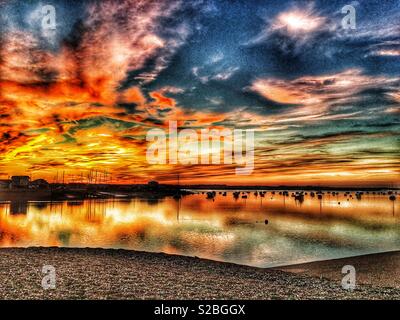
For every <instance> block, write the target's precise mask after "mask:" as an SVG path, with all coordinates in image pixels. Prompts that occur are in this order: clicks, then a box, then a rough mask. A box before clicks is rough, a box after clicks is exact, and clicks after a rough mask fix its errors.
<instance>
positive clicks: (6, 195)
mask: <svg viewBox="0 0 400 320" xmlns="http://www.w3.org/2000/svg"><path fill="white" fill-rule="evenodd" d="M207 190H214V191H224V190H226V191H235V190H239V191H246V190H247V191H262V190H263V191H267V192H274V191H277V192H280V191H285V190H286V191H300V190H301V191H306V192H307V191H315V192H319V191H320V192H328V193H329V192H330V191H335V192H366V193H369V192H382V193H386V192H390V191H391V192H393V193H394V194H398V193H399V192H400V188H375V187H364V188H355V187H353V188H345V187H316V186H303V187H297V186H296V187H293V186H278V187H271V186H224V185H214V186H211V185H209V186H206V185H192V186H185V185H182V186H179V185H162V184H160V185H158V186H157V187H150V186H149V185H103V184H99V185H94V184H89V185H86V184H82V185H81V186H78V187H77V186H76V185H74V186H70V185H68V184H66V185H52V184H51V185H50V188H48V189H0V201H18V200H22V201H35V200H38V201H40V200H42V201H46V200H48V201H51V200H59V201H67V200H86V199H110V198H111V199H116V198H126V199H129V198H154V199H162V198H165V197H175V196H177V195H178V197H179V198H180V197H181V196H184V195H190V194H192V193H193V192H202V191H207Z"/></svg>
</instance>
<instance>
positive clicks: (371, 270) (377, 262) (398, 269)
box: [277, 251, 400, 289]
mask: <svg viewBox="0 0 400 320" xmlns="http://www.w3.org/2000/svg"><path fill="white" fill-rule="evenodd" d="M345 265H352V266H354V268H355V269H356V274H357V283H358V284H359V285H365V284H367V285H373V286H379V287H388V288H390V287H391V288H397V289H400V252H399V251H394V252H385V253H376V254H368V255H364V256H358V257H350V258H343V259H334V260H327V261H320V262H312V263H304V264H297V265H292V266H287V267H282V268H277V269H279V270H283V271H289V272H293V273H296V274H299V275H310V276H314V277H323V278H327V279H331V280H334V281H341V279H342V274H341V273H340V270H341V268H342V267H343V266H345ZM338 270H339V272H338Z"/></svg>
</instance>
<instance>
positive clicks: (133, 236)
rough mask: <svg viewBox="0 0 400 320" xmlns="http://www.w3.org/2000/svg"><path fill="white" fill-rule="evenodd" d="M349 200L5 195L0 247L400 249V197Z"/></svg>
mask: <svg viewBox="0 0 400 320" xmlns="http://www.w3.org/2000/svg"><path fill="white" fill-rule="evenodd" d="M397 198H398V197H397ZM347 199H348V197H346V196H344V195H343V193H341V194H340V195H339V196H332V195H329V194H325V195H324V197H323V199H322V200H319V199H317V197H315V198H312V197H310V196H309V195H306V196H305V199H304V202H303V203H299V202H298V201H295V199H294V198H292V197H284V196H282V195H279V194H278V193H276V194H275V195H272V194H271V192H268V193H267V194H266V196H265V197H264V198H262V197H260V196H258V197H256V196H255V195H254V194H253V192H252V193H251V194H250V195H249V196H248V199H242V198H240V199H238V200H235V199H234V198H233V195H232V192H228V194H227V196H226V197H223V196H222V195H218V194H217V197H216V198H215V200H214V201H213V200H208V199H206V196H205V195H204V194H196V195H191V196H186V197H184V198H182V199H181V200H179V201H177V200H174V199H172V198H166V199H164V200H159V201H155V200H145V199H132V200H85V201H81V202H77V201H75V202H74V201H64V202H52V203H50V202H11V203H10V202H3V203H0V246H2V247H25V246H65V247H102V248H126V249H135V250H144V251H155V252H160V251H162V252H166V253H173V254H182V255H189V256H198V257H203V258H209V259H214V260H220V261H229V262H235V263H239V264H246V265H253V266H262V267H265V266H275V265H283V264H290V263H299V262H306V261H314V260H321V259H326V258H338V257H344V256H350V255H357V254H364V253H372V252H380V251H387V250H396V249H397V250H399V249H400V211H399V210H400V208H399V200H398V199H397V200H396V201H390V200H389V196H388V195H372V194H370V195H363V197H362V199H361V200H357V199H356V197H355V195H354V193H353V198H349V200H347ZM339 202H340V204H339ZM266 219H267V220H268V224H265V220H266Z"/></svg>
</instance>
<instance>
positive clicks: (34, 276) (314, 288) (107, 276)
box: [0, 247, 400, 299]
mask: <svg viewBox="0 0 400 320" xmlns="http://www.w3.org/2000/svg"><path fill="white" fill-rule="evenodd" d="M385 257H387V258H385ZM346 259H352V261H351V262H352V263H353V264H355V267H356V269H357V268H358V266H357V263H358V261H360V259H361V260H363V261H364V262H363V267H362V268H364V269H363V270H365V268H366V266H367V267H368V266H369V268H374V265H375V261H376V260H377V259H378V260H379V261H381V263H380V265H379V268H378V269H377V268H375V271H374V272H375V273H374V274H373V275H372V276H371V279H378V280H379V276H383V277H385V275H386V277H387V276H392V277H393V276H394V275H395V273H393V270H391V267H392V263H395V264H396V265H399V263H400V252H391V253H383V254H378V255H369V256H364V257H353V258H346ZM335 261H336V262H334V263H332V262H330V261H325V262H324V263H326V264H327V265H328V266H331V268H333V269H332V270H333V271H334V273H337V274H339V276H340V274H341V272H340V271H341V270H340V268H339V270H337V269H338V268H337V266H338V265H336V264H335V263H339V265H341V264H343V263H348V262H349V260H343V263H342V262H341V261H340V260H339V262H337V260H335ZM369 261H370V262H369ZM321 263H322V262H317V264H318V265H320V264H321ZM43 265H52V266H54V267H55V270H56V275H57V282H56V288H55V289H54V290H43V289H42V287H41V279H42V277H43V274H42V267H43ZM360 268H361V267H360ZM280 269H284V267H281V268H272V269H261V268H255V267H247V266H241V265H236V264H232V263H224V262H216V261H211V260H205V259H199V258H196V257H184V256H177V255H167V254H163V253H148V252H138V251H129V250H117V249H89V248H81V249H72V248H55V247H51V248H41V247H37V248H1V249H0V270H1V271H0V282H1V283H2V290H1V291H0V298H1V299H400V289H399V288H395V287H390V286H389V287H387V286H381V285H379V283H373V284H363V283H362V282H360V283H358V286H357V287H356V289H355V290H354V291H353V292H350V291H347V290H344V289H343V288H342V287H341V282H340V281H338V280H337V279H332V278H331V279H329V277H324V276H323V275H322V277H321V276H316V275H315V274H314V275H313V274H312V272H310V273H309V274H307V272H305V273H295V272H293V270H291V271H290V270H289V271H290V272H288V270H285V271H282V270H280ZM367 269H368V268H367ZM377 270H379V272H378V273H377ZM395 272H398V270H397V269H396V270H395ZM327 274H328V273H327ZM388 279H389V278H388ZM378 280H377V281H378ZM394 285H396V283H394Z"/></svg>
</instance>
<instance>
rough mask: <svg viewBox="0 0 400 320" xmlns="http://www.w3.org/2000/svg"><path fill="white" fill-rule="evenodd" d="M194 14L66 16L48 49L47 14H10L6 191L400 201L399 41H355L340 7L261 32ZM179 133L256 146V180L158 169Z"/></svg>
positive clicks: (66, 8) (241, 17)
mask: <svg viewBox="0 0 400 320" xmlns="http://www.w3.org/2000/svg"><path fill="white" fill-rule="evenodd" d="M190 2H191V1H177V0H176V1H175V0H169V1H151V0H149V1H136V0H135V1H133V0H132V1H131V0H124V1H107V0H106V1H82V2H79V4H77V5H76V7H75V8H73V6H74V5H72V4H71V3H70V2H69V1H56V3H55V7H56V9H57V10H59V11H58V15H57V17H58V18H57V19H59V20H58V21H57V29H56V30H55V31H54V33H51V36H49V35H47V34H43V33H42V32H41V20H40V19H41V17H40V15H39V17H36V15H32V14H31V12H32V10H35V9H37V8H39V6H40V5H41V3H40V2H39V1H32V2H30V3H29V4H27V3H22V2H18V4H17V2H15V1H9V2H8V1H0V12H1V13H2V14H3V15H4V16H7V19H4V21H2V29H3V30H4V32H3V31H2V35H1V38H0V41H1V46H0V179H6V178H7V177H9V176H11V175H30V176H32V177H33V178H45V179H47V180H48V181H56V180H57V177H60V176H61V175H65V178H66V181H67V182H85V181H86V177H87V175H88V173H89V171H90V170H99V171H101V172H107V173H108V174H109V180H108V181H109V182H110V183H147V182H148V181H149V180H154V179H155V180H158V181H161V182H169V183H176V180H177V175H178V174H180V179H181V182H182V183H187V184H190V183H205V184H211V183H216V184H238V185H245V184H248V185H255V184H261V185H268V184H270V185H278V184H287V185H307V184H308V185H310V184H312V185H385V186H386V185H390V186H392V185H397V186H398V181H399V179H398V177H399V173H400V165H399V161H398V159H399V156H400V154H399V129H400V127H399V122H398V110H399V107H400V98H399V87H400V69H399V66H400V63H399V62H400V61H399V60H398V59H399V54H398V53H399V50H398V45H397V48H391V47H390V46H391V45H392V43H393V41H392V42H390V41H391V38H392V37H396V36H397V37H398V36H400V32H399V30H397V31H396V32H397V33H395V34H393V32H394V31H393V29H390V31H387V32H386V33H385V30H386V29H384V28H383V29H382V30H377V29H376V28H375V27H374V25H373V23H374V22H373V21H365V20H360V28H361V27H362V30H363V33H362V35H359V37H362V39H361V38H356V35H355V36H354V38H349V39H347V38H346V39H345V37H343V36H338V35H337V34H336V33H335V31H334V30H333V29H332V30H331V29H329V28H328V27H327V24H328V21H330V19H331V18H332V17H330V16H329V15H328V13H327V12H331V11H332V15H333V14H334V12H336V11H337V9H335V10H333V9H332V10H328V9H330V8H329V5H328V4H327V7H326V8H324V9H326V10H321V9H322V8H318V7H315V8H310V7H307V8H297V7H296V8H291V7H289V8H287V7H285V6H280V5H278V4H276V8H275V9H276V10H269V11H266V12H269V13H268V14H270V15H271V16H268V17H265V16H261V14H260V17H259V18H255V17H256V15H255V14H254V13H255V12H264V11H263V10H261V9H262V8H259V7H258V6H257V5H256V4H248V6H245V7H246V8H244V9H243V8H242V9H241V6H243V5H241V4H239V3H238V4H236V5H234V4H232V6H231V7H230V9H229V10H225V11H222V9H221V8H219V9H218V7H216V8H214V9H212V7H211V6H210V5H209V3H208V1H205V2H204V3H203V2H199V3H197V2H196V3H190ZM259 6H261V5H259ZM274 6H275V5H274ZM213 10H214V11H213ZM271 12H274V13H273V14H272V13H271ZM392 18H393V19H395V18H394V16H393V17H391V16H388V17H387V19H385V20H386V23H387V24H388V25H391V24H392V23H393V21H394V20H391V19H392ZM254 19H255V21H253V22H252V23H253V24H252V25H251V26H252V27H251V26H250V24H249V23H247V22H248V21H252V20H254ZM231 21H241V22H240V25H233V24H232V23H231ZM266 21H268V22H266ZM242 24H243V25H242ZM266 24H267V25H266ZM260 30H264V31H261V36H260ZM265 30H268V32H265ZM321 30H322V31H324V32H326V36H325V38H324V39H323V40H321V39H317V38H316V37H313V36H311V35H315V34H317V33H318V32H319V31H321ZM365 30H366V31H368V32H366V31H365ZM305 34H307V35H310V36H307V37H304V35H305ZM227 35H230V36H227ZM299 35H301V39H300V38H299V37H300V36H299ZM254 39H256V40H255V41H252V40H254ZM316 39H317V40H316ZM250 43H251V45H250ZM377 43H378V44H379V45H381V46H380V47H379V48H382V49H376V48H378V45H377ZM312 47H314V50H310V48H312ZM360 57H364V58H362V59H361V58H360ZM377 66H379V67H377ZM169 121H177V123H178V127H179V129H180V130H181V129H185V128H193V129H195V130H197V131H198V132H200V130H201V129H202V128H209V129H212V128H215V129H223V128H230V129H235V128H237V129H252V130H254V131H255V155H254V170H253V172H252V174H251V175H248V176H240V177H238V176H237V175H236V174H235V166H234V165H230V164H228V165H227V164H223V163H221V164H217V165H215V164H214V165H212V164H210V165H204V164H197V165H182V164H179V163H178V164H176V165H173V164H165V165H152V164H149V163H148V161H147V160H146V150H147V148H148V144H147V142H146V134H147V132H148V131H149V130H150V129H154V128H160V129H163V130H168V125H169Z"/></svg>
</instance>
